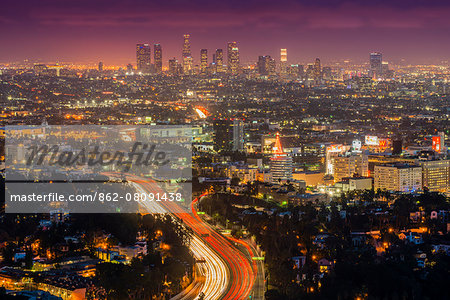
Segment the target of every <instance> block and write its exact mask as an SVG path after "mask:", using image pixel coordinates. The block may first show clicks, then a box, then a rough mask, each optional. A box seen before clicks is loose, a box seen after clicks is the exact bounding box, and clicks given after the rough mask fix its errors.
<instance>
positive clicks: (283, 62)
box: [280, 49, 288, 76]
mask: <svg viewBox="0 0 450 300" xmlns="http://www.w3.org/2000/svg"><path fill="white" fill-rule="evenodd" d="M287 66H288V65H287V49H281V50H280V74H281V75H282V76H284V75H286V74H287Z"/></svg>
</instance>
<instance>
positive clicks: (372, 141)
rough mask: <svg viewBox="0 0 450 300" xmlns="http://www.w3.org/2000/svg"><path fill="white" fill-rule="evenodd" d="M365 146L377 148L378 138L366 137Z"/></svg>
mask: <svg viewBox="0 0 450 300" xmlns="http://www.w3.org/2000/svg"><path fill="white" fill-rule="evenodd" d="M366 145H368V146H378V145H379V142H378V137H377V136H374V135H366Z"/></svg>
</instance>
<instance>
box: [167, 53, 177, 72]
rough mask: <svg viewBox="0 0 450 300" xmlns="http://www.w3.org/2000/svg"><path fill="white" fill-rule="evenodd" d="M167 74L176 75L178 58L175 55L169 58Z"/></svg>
mask: <svg viewBox="0 0 450 300" xmlns="http://www.w3.org/2000/svg"><path fill="white" fill-rule="evenodd" d="M169 74H171V75H178V60H177V59H176V58H175V57H174V58H172V59H169Z"/></svg>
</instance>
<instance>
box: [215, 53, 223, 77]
mask: <svg viewBox="0 0 450 300" xmlns="http://www.w3.org/2000/svg"><path fill="white" fill-rule="evenodd" d="M215 63H216V73H222V72H223V50H222V49H216V60H215Z"/></svg>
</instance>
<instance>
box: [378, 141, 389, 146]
mask: <svg viewBox="0 0 450 300" xmlns="http://www.w3.org/2000/svg"><path fill="white" fill-rule="evenodd" d="M378 145H379V146H380V148H387V147H388V145H389V140H388V139H380V140H379V143H378Z"/></svg>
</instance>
